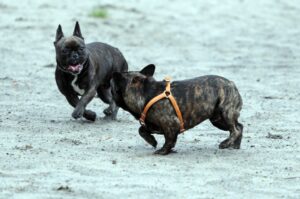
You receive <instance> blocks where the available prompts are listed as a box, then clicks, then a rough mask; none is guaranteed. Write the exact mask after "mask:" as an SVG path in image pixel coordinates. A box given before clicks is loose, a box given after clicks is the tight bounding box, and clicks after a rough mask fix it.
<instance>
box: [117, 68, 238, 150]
mask: <svg viewBox="0 0 300 199" xmlns="http://www.w3.org/2000/svg"><path fill="white" fill-rule="evenodd" d="M154 70H155V66H154V65H152V64H151V65H148V66H146V67H145V68H144V69H143V70H141V71H140V72H126V73H114V74H113V82H114V84H113V85H114V86H113V89H112V91H113V92H112V93H113V98H114V100H115V101H116V104H117V105H118V106H120V107H121V108H123V109H124V110H126V111H128V112H130V113H131V114H132V115H133V116H134V117H135V118H136V119H139V118H140V115H141V113H142V111H143V109H144V107H145V106H146V104H147V102H149V101H150V100H151V99H152V98H153V97H155V96H156V95H158V94H160V93H162V92H163V91H164V90H165V87H166V82H165V81H156V80H155V79H154V78H153V77H152V76H153V74H154ZM171 92H172V95H173V96H174V97H175V99H176V101H177V103H178V106H179V108H180V110H181V112H182V116H183V120H184V127H185V129H186V130H188V129H190V128H193V127H194V126H196V125H197V124H199V123H201V122H203V121H204V120H206V119H209V120H210V121H211V123H212V124H213V125H214V126H216V127H217V128H219V129H221V130H224V131H229V132H230V136H229V137H228V138H227V139H226V140H224V141H223V142H221V144H220V145H219V148H221V149H224V148H230V147H232V148H235V149H239V148H240V144H241V140H242V132H243V125H242V124H240V123H239V122H238V117H239V115H240V110H241V108H242V98H241V96H240V94H239V92H238V90H237V88H236V86H235V85H234V83H233V82H231V81H229V80H227V79H225V78H223V77H219V76H214V75H208V76H201V77H197V78H194V79H189V80H183V81H174V82H171ZM145 123H146V125H145V126H141V127H140V128H139V134H140V135H141V136H142V137H143V138H144V139H145V141H146V142H148V143H149V144H150V145H152V146H153V147H156V145H157V142H156V140H155V138H154V136H153V135H152V134H153V133H159V134H163V135H164V136H165V144H164V145H163V147H162V148H161V149H159V150H157V151H156V152H155V153H156V154H163V155H165V154H168V153H170V151H171V149H172V148H173V147H174V146H175V144H176V140H177V136H178V134H179V133H180V125H179V124H180V123H179V119H178V118H177V115H176V113H175V110H174V108H173V106H172V105H171V103H170V101H169V100H168V99H162V100H160V101H158V102H157V103H155V104H154V105H153V106H152V107H151V108H150V109H149V111H148V113H147V117H146V121H145Z"/></svg>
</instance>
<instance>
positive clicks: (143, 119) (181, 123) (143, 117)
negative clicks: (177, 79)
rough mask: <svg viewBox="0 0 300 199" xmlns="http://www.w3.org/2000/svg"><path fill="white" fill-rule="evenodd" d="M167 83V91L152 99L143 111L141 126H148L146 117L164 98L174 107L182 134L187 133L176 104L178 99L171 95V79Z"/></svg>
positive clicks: (167, 78) (167, 79)
mask: <svg viewBox="0 0 300 199" xmlns="http://www.w3.org/2000/svg"><path fill="white" fill-rule="evenodd" d="M165 81H166V83H167V84H166V89H165V90H164V92H163V93H161V94H159V95H157V96H155V97H154V98H152V99H151V100H150V101H149V102H148V103H147V105H146V106H145V108H144V110H143V112H142V114H141V117H140V124H141V125H142V126H145V125H146V124H145V119H146V115H147V112H148V110H149V109H150V108H151V106H152V105H153V104H155V103H156V102H158V101H159V100H161V99H163V98H168V99H169V100H170V102H171V104H172V106H173V108H174V110H175V112H176V115H177V117H178V119H179V121H180V133H182V132H183V131H185V129H184V122H183V118H182V114H181V111H180V109H179V107H178V104H177V102H176V99H175V98H174V96H173V95H172V93H171V83H170V81H171V79H170V78H169V77H166V78H165Z"/></svg>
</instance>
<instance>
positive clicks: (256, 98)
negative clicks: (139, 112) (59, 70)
mask: <svg viewBox="0 0 300 199" xmlns="http://www.w3.org/2000/svg"><path fill="white" fill-rule="evenodd" d="M97 2H98V1H78V2H77V3H74V1H72V0H65V1H58V0H55V1H46V0H41V1H34V0H25V1H10V0H2V1H1V2H0V67H1V73H0V86H1V89H0V112H1V114H0V149H1V153H0V198H1V199H2V198H3V199H8V198H37V199H40V198H51V199H52V198H154V197H157V198H300V141H299V140H300V133H299V131H300V119H299V116H300V115H299V108H300V103H299V101H300V90H299V85H300V78H299V77H300V66H299V65H300V64H299V63H300V47H299V46H300V28H299V21H300V15H299V13H300V4H299V2H298V1H296V0H291V1H275V0H274V1H272V0H264V1H259V2H258V1H251V0H245V1H239V0H225V1H222V4H220V1H218V0H212V1H207V3H205V2H202V1H180V0H172V1H171V0H165V1H138V0H131V1H122V2H121V1H116V0H115V1H108V0H106V1H101V3H99V2H98V3H97ZM95 6H102V9H104V10H106V11H107V17H106V18H102V19H100V18H93V17H90V16H89V13H90V12H91V10H92V9H93V8H94V7H95ZM76 20H79V21H80V23H81V28H82V32H83V35H84V37H85V38H86V41H87V42H91V41H96V40H97V41H102V42H106V43H109V44H111V45H114V46H117V47H118V48H119V49H120V50H121V51H122V52H123V53H124V55H125V57H126V58H127V60H128V61H129V65H130V68H131V69H132V70H138V69H140V68H141V67H143V66H145V65H147V64H149V63H154V64H156V65H157V72H156V75H155V76H156V78H157V79H162V78H163V77H164V76H165V75H171V76H172V77H173V79H178V80H179V79H186V78H191V77H194V76H200V75H204V74H217V75H222V76H225V77H227V78H228V79H231V80H233V81H234V82H235V83H236V85H237V86H238V88H239V90H240V92H241V94H242V97H243V100H244V107H243V111H242V113H241V122H242V123H243V124H244V126H245V128H244V139H243V142H242V149H241V150H219V149H218V144H219V143H220V142H221V141H222V140H223V139H225V138H226V137H227V136H228V134H227V133H226V132H225V133H224V132H222V131H220V130H218V129H216V128H214V127H212V125H210V124H209V123H208V122H204V123H203V124H201V125H199V126H197V127H196V128H194V129H192V130H190V131H187V132H186V133H185V134H184V135H182V136H180V137H179V138H178V143H177V145H176V150H177V152H178V153H175V154H171V155H169V156H163V157H162V156H154V155H152V153H153V151H154V150H153V149H152V148H151V147H150V146H149V145H147V144H146V143H145V142H144V141H143V140H142V139H141V138H140V137H139V135H138V133H137V129H138V126H139V124H138V122H137V121H135V120H134V119H133V117H132V116H130V115H129V114H128V113H126V112H124V111H120V114H119V117H118V118H119V119H118V121H116V122H107V121H104V120H102V119H101V117H103V114H102V110H103V109H104V108H105V105H104V104H103V103H102V102H100V100H99V99H94V101H93V103H92V104H90V108H91V109H93V110H96V111H97V113H98V116H99V118H98V120H97V121H96V122H95V123H88V122H86V121H84V120H81V121H75V120H73V119H72V118H71V113H72V108H71V107H70V106H69V105H68V104H67V102H66V100H65V99H64V98H63V96H62V95H61V94H60V93H59V92H58V90H57V88H56V85H55V81H54V70H55V68H54V64H55V54H54V47H53V43H52V42H53V41H54V36H55V30H56V27H57V25H58V24H59V23H61V24H62V26H63V29H64V32H65V34H71V32H72V31H73V26H74V23H75V21H76ZM156 137H157V138H158V140H159V144H160V145H161V144H162V143H163V139H162V137H161V136H156Z"/></svg>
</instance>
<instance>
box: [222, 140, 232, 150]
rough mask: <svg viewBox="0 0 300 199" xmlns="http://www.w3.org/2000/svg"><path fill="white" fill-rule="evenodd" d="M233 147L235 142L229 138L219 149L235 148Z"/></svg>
mask: <svg viewBox="0 0 300 199" xmlns="http://www.w3.org/2000/svg"><path fill="white" fill-rule="evenodd" d="M233 145H234V144H233V142H232V141H231V140H230V139H229V138H227V139H226V140H224V141H222V142H221V143H220V145H219V149H227V148H233Z"/></svg>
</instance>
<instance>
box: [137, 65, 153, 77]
mask: <svg viewBox="0 0 300 199" xmlns="http://www.w3.org/2000/svg"><path fill="white" fill-rule="evenodd" d="M154 72H155V65H154V64H149V65H148V66H145V67H144V68H143V69H142V70H141V71H140V73H142V74H143V75H145V76H147V77H152V76H153V74H154Z"/></svg>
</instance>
